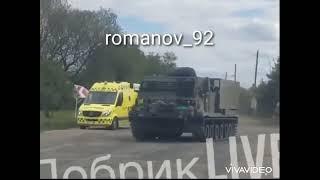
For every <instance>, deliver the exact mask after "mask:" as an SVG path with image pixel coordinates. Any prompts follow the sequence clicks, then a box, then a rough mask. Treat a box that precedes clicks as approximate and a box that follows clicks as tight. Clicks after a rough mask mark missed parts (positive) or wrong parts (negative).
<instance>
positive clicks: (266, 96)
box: [256, 57, 280, 115]
mask: <svg viewBox="0 0 320 180" xmlns="http://www.w3.org/2000/svg"><path fill="white" fill-rule="evenodd" d="M267 77H268V81H267V82H264V81H262V82H261V83H260V84H259V86H258V87H257V89H256V94H257V99H258V112H259V113H260V114H262V115H271V114H272V113H273V111H274V109H275V107H276V104H277V102H279V101H280V95H279V90H280V57H278V58H277V61H276V62H275V64H274V67H273V68H272V71H271V72H270V73H269V74H267Z"/></svg>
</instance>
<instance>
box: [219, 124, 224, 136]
mask: <svg viewBox="0 0 320 180" xmlns="http://www.w3.org/2000/svg"><path fill="white" fill-rule="evenodd" d="M219 137H220V139H224V126H223V124H220V129H219Z"/></svg>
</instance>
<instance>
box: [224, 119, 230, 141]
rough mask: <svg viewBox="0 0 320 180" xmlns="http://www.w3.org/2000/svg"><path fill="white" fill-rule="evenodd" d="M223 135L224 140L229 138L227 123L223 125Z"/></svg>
mask: <svg viewBox="0 0 320 180" xmlns="http://www.w3.org/2000/svg"><path fill="white" fill-rule="evenodd" d="M224 133H225V138H228V137H229V136H230V131H229V123H226V124H224Z"/></svg>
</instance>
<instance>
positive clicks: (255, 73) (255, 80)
mask: <svg viewBox="0 0 320 180" xmlns="http://www.w3.org/2000/svg"><path fill="white" fill-rule="evenodd" d="M258 58H259V49H258V50H257V57H256V70H255V72H254V88H256V87H257V70H258Z"/></svg>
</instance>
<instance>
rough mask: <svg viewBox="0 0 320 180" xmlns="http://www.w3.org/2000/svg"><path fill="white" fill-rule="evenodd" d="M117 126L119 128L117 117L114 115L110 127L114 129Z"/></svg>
mask: <svg viewBox="0 0 320 180" xmlns="http://www.w3.org/2000/svg"><path fill="white" fill-rule="evenodd" d="M118 128H119V120H118V118H116V117H115V118H114V120H113V121H112V124H111V127H110V129H111V130H116V129H118Z"/></svg>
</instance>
